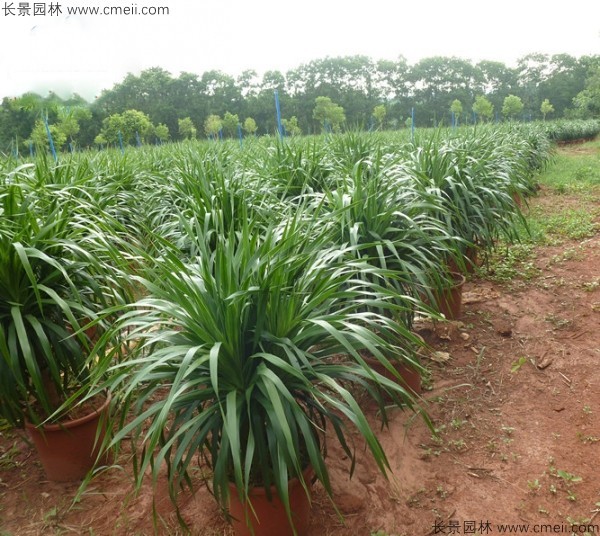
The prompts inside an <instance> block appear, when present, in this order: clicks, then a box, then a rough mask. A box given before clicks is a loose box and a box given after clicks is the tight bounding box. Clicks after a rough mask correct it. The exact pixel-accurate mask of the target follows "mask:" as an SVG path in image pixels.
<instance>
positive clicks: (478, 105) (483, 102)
mask: <svg viewBox="0 0 600 536" xmlns="http://www.w3.org/2000/svg"><path fill="white" fill-rule="evenodd" d="M473 111H474V112H475V113H476V114H477V116H478V117H479V118H480V120H481V121H489V120H490V119H491V118H492V116H493V115H494V105H493V104H492V103H491V102H490V101H489V100H488V99H486V98H485V97H484V96H483V95H477V97H475V102H474V103H473Z"/></svg>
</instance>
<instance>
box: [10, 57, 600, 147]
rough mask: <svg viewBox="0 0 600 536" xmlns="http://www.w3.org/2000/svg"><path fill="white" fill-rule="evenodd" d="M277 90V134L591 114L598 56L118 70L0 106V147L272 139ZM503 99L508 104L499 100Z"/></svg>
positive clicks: (598, 85) (597, 91) (598, 92)
mask: <svg viewBox="0 0 600 536" xmlns="http://www.w3.org/2000/svg"><path fill="white" fill-rule="evenodd" d="M275 90H277V92H278V95H279V99H280V104H281V111H282V115H283V121H282V122H283V127H284V128H285V130H286V132H287V134H292V135H293V134H299V133H304V134H311V133H316V132H321V131H322V130H323V129H326V130H327V129H331V130H336V129H340V128H342V127H343V126H345V127H347V128H360V129H374V128H388V129H397V128H401V127H404V126H406V125H409V124H410V123H411V120H412V113H413V111H414V117H415V123H416V125H417V126H420V127H425V126H437V125H440V124H446V125H450V124H464V123H473V122H476V121H494V120H496V121H499V120H504V119H505V118H508V117H510V118H512V119H517V120H537V119H542V118H544V119H545V118H546V117H547V116H548V117H551V118H560V117H570V118H574V117H597V116H599V115H600V56H598V55H594V56H582V57H579V58H576V57H573V56H571V55H568V54H556V55H552V56H549V55H546V54H528V55H526V56H524V57H522V58H520V59H519V60H518V61H517V63H516V66H515V67H508V66H507V65H505V64H504V63H502V62H496V61H481V62H478V63H473V62H471V61H469V60H465V59H461V58H456V57H441V56H436V57H430V58H425V59H422V60H421V61H419V62H417V63H415V64H413V65H410V64H409V63H408V62H407V61H406V59H405V58H404V57H399V58H398V59H397V60H377V61H376V60H373V59H371V58H369V57H366V56H348V57H337V58H329V57H327V58H322V59H317V60H314V61H311V62H309V63H306V64H303V65H300V66H299V67H297V68H295V69H291V70H289V71H287V72H286V73H282V72H280V71H267V72H265V73H264V74H263V75H262V76H259V75H258V74H257V73H256V71H253V70H247V71H244V72H243V73H242V74H241V75H239V76H238V77H233V76H231V75H229V74H226V73H223V72H221V71H215V70H211V71H206V72H204V73H202V74H201V75H198V74H194V73H189V72H182V73H180V74H179V76H176V77H175V76H173V75H172V74H171V73H169V72H168V71H166V70H165V69H163V68H160V67H153V68H151V69H147V70H145V71H142V72H141V73H140V74H139V75H134V74H131V73H130V74H128V75H127V76H126V77H125V78H124V79H123V80H122V81H121V82H119V83H117V84H115V85H114V86H113V87H112V88H110V89H105V90H103V91H102V92H101V94H100V95H99V96H98V97H97V98H95V99H94V100H93V102H87V101H86V100H85V99H83V98H82V97H81V96H79V95H77V94H74V95H72V96H71V97H69V98H66V99H65V98H61V97H60V96H59V95H57V94H56V93H53V92H50V93H49V94H48V95H46V96H41V95H37V94H35V93H26V94H24V95H21V96H18V97H5V98H4V99H3V101H2V104H1V106H0V151H7V149H8V148H10V147H13V148H17V147H18V148H19V150H21V151H23V150H26V148H27V145H29V146H30V147H31V146H32V145H38V144H43V143H44V142H45V137H47V131H48V130H50V132H51V134H52V136H53V137H54V138H55V145H57V146H58V147H60V148H67V147H69V146H70V147H74V146H82V147H86V146H92V145H95V144H97V145H103V144H106V143H109V144H110V143H112V144H115V143H116V142H117V138H119V143H123V144H136V143H137V144H140V143H160V142H163V141H167V140H180V139H185V138H193V137H204V136H206V137H215V136H237V135H239V134H240V132H241V133H242V134H245V135H248V134H259V135H260V134H273V133H275V132H276V129H277V123H276V116H275V106H274V92H275ZM507 99H508V100H507Z"/></svg>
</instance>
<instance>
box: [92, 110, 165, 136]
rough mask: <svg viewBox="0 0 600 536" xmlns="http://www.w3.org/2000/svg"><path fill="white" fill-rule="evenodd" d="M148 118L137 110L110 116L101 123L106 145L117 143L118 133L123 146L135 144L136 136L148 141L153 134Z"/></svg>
mask: <svg viewBox="0 0 600 536" xmlns="http://www.w3.org/2000/svg"><path fill="white" fill-rule="evenodd" d="M153 130H154V129H153V125H152V123H151V121H150V119H149V118H148V116H147V115H146V114H145V113H143V112H140V111H139V110H125V111H124V112H123V113H122V114H112V115H110V116H109V117H107V118H106V119H104V121H103V122H102V130H101V134H102V136H103V137H104V139H105V140H106V141H107V142H108V143H118V141H119V132H120V133H121V137H122V139H123V143H124V144H125V145H128V144H135V143H136V142H137V136H139V137H140V139H141V140H143V141H146V142H147V141H148V140H149V137H150V135H151V134H152V132H153Z"/></svg>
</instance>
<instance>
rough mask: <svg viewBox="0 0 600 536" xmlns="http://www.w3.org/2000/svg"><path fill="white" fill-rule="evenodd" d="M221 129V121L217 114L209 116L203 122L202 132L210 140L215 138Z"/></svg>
mask: <svg viewBox="0 0 600 536" xmlns="http://www.w3.org/2000/svg"><path fill="white" fill-rule="evenodd" d="M222 128H223V121H222V119H221V118H220V117H219V116H218V115H217V114H210V115H209V116H208V117H207V118H206V121H204V132H205V133H206V135H207V136H208V137H210V138H216V137H217V136H218V135H219V131H220V130H221V129H222Z"/></svg>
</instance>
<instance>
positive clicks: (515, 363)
mask: <svg viewBox="0 0 600 536" xmlns="http://www.w3.org/2000/svg"><path fill="white" fill-rule="evenodd" d="M525 363H527V358H526V357H519V359H517V360H516V361H513V363H512V365H511V367H510V371H511V372H512V373H513V374H514V373H515V372H518V371H519V369H520V368H521V367H522V366H523V365H524V364H525Z"/></svg>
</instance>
